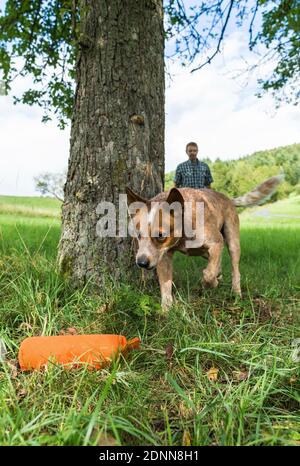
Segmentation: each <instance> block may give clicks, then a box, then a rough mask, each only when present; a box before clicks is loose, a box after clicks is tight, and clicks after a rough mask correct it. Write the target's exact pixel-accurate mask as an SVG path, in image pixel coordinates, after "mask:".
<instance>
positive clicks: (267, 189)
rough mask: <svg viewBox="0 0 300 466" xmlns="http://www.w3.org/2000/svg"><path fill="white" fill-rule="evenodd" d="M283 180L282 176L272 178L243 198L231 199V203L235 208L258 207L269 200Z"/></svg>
mask: <svg viewBox="0 0 300 466" xmlns="http://www.w3.org/2000/svg"><path fill="white" fill-rule="evenodd" d="M283 180H284V174H280V175H276V176H272V178H269V179H267V180H266V181H264V182H263V183H261V184H259V185H258V186H256V188H255V189H253V191H250V192H249V193H247V194H244V196H241V197H236V198H235V199H232V202H233V203H234V205H235V206H237V207H250V206H254V205H259V204H262V203H263V202H265V201H266V200H267V199H269V198H270V197H271V196H272V194H273V193H274V192H275V191H276V189H277V187H278V185H279V184H280V183H281V182H282V181H283Z"/></svg>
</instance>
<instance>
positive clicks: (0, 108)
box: [0, 96, 69, 196]
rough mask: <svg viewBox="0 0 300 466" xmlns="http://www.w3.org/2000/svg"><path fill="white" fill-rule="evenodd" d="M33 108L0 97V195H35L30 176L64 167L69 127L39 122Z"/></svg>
mask: <svg viewBox="0 0 300 466" xmlns="http://www.w3.org/2000/svg"><path fill="white" fill-rule="evenodd" d="M41 118H42V112H41V111H40V109H39V108H37V107H29V106H27V105H21V104H18V105H13V103H12V98H11V97H9V96H6V97H3V96H2V97H1V96H0V128H1V130H0V194H11V195H28V196H33V195H37V192H36V191H35V190H34V182H33V177H34V176H36V175H38V174H40V173H41V172H45V171H50V172H61V171H63V169H64V168H65V167H66V166H67V161H68V155H69V130H65V131H61V130H59V129H58V127H57V126H56V123H55V122H49V123H47V124H44V123H41Z"/></svg>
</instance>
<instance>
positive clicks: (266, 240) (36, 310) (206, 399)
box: [0, 196, 300, 445]
mask: <svg viewBox="0 0 300 466" xmlns="http://www.w3.org/2000/svg"><path fill="white" fill-rule="evenodd" d="M280 202H281V204H280ZM266 209H267V210H268V212H269V214H267V215H266V213H264V212H263V210H264V211H265V210H266ZM59 212H60V205H59V203H58V201H56V200H53V199H47V198H17V197H15V198H14V197H8V196H0V280H1V281H0V284H1V286H0V338H1V339H2V340H3V341H4V342H5V345H6V347H7V350H8V352H7V355H6V360H5V361H4V362H2V363H0V408H1V417H0V444H1V445H299V444H300V406H299V403H300V391H299V389H300V367H299V362H298V352H299V358H300V344H298V346H299V351H298V346H297V342H295V339H297V338H300V319H299V314H300V254H299V251H300V218H297V216H298V217H300V196H296V197H293V198H289V199H288V200H283V201H279V202H277V203H276V204H272V205H271V204H268V205H266V206H262V207H258V208H256V209H251V211H244V212H242V213H241V215H240V218H241V245H242V259H241V266H240V269H241V276H242V292H243V297H242V299H237V298H235V297H234V296H232V295H231V292H230V264H229V258H228V254H227V251H226V252H224V260H223V264H224V265H223V269H224V270H223V277H224V279H223V282H222V283H221V285H220V286H219V288H218V289H215V290H203V289H202V287H201V269H202V268H203V266H204V262H203V260H202V259H201V258H186V257H184V256H182V255H179V254H178V255H177V256H176V257H175V277H174V282H175V291H174V292H175V297H176V303H175V305H174V306H173V307H172V309H171V310H170V312H169V314H168V316H167V317H164V316H163V315H162V313H161V309H160V304H159V290H158V285H153V284H147V283H146V284H144V282H143V281H142V279H141V278H138V279H137V280H136V281H134V282H132V281H130V280H127V281H123V282H122V283H117V282H115V281H114V280H113V279H112V277H109V276H107V278H106V286H105V289H104V290H102V291H101V292H99V293H95V292H92V291H91V289H90V288H89V285H88V284H87V286H86V287H85V288H83V289H79V290H78V289H77V290H74V289H73V288H72V287H71V285H70V284H69V283H68V282H67V281H66V280H65V279H63V277H62V276H60V275H59V273H58V271H57V266H56V254H57V245H58V241H59V235H60V213H59ZM259 212H262V214H261V215H260V214H259ZM257 213H258V214H257ZM270 214H273V215H270ZM276 215H277V216H276ZM68 328H75V329H76V331H77V332H78V333H120V334H123V335H125V336H126V337H128V338H132V337H136V336H139V337H140V338H141V340H142V347H141V350H138V351H132V352H131V353H130V354H129V355H128V356H127V357H126V359H124V358H122V357H121V358H120V360H118V361H116V362H115V363H114V364H113V365H112V366H111V367H110V368H106V369H103V370H101V371H90V370H87V369H86V368H81V369H74V370H64V369H63V368H61V367H59V366H57V365H50V366H49V368H48V370H47V371H41V372H29V373H28V372H21V371H20V370H19V368H18V364H17V354H18V348H19V345H20V342H21V341H22V340H23V339H24V338H25V337H27V336H32V335H56V334H59V333H60V332H68ZM295 344H296V346H294V345H295Z"/></svg>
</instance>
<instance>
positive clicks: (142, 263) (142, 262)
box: [136, 256, 152, 269]
mask: <svg viewBox="0 0 300 466" xmlns="http://www.w3.org/2000/svg"><path fill="white" fill-rule="evenodd" d="M136 263H137V265H138V266H139V267H142V268H143V269H152V267H149V266H150V261H149V259H148V257H147V256H140V257H138V258H137V260H136Z"/></svg>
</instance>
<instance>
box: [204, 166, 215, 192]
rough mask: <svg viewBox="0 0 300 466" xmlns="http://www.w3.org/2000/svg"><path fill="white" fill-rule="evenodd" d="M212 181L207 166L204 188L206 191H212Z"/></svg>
mask: <svg viewBox="0 0 300 466" xmlns="http://www.w3.org/2000/svg"><path fill="white" fill-rule="evenodd" d="M213 181H214V179H213V177H212V176H211V172H210V169H209V166H208V165H207V168H206V175H205V187H206V188H208V189H212V188H211V184H212V183H213Z"/></svg>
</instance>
